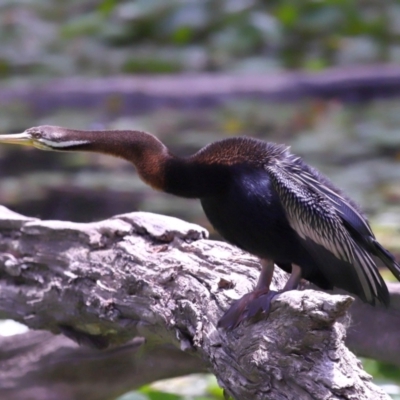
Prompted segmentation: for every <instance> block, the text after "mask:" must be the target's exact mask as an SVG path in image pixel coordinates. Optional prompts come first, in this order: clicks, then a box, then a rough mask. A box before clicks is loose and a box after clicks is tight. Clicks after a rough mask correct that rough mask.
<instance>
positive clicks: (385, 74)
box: [0, 64, 400, 115]
mask: <svg viewBox="0 0 400 400" xmlns="http://www.w3.org/2000/svg"><path fill="white" fill-rule="evenodd" d="M399 92H400V67H399V66H398V65H394V64H393V65H390V64H387V65H364V66H360V65H357V66H356V67H346V68H343V67H337V68H329V69H326V70H324V71H321V72H318V73H316V72H312V73H309V72H304V71H284V72H275V73H273V72H268V73H266V74H249V75H237V74H187V75H185V74H177V75H159V76H154V75H153V76H143V75H140V76H118V77H111V78H88V77H75V78H64V79H52V80H50V81H49V82H47V83H43V82H41V83H40V84H38V83H32V81H31V80H27V81H26V82H25V84H21V82H18V85H16V86H15V87H12V86H11V87H4V88H2V89H1V92H0V104H10V102H13V101H17V102H18V104H19V103H21V102H22V103H24V104H27V105H28V106H29V108H30V109H32V110H34V111H35V112H37V113H46V115H48V113H49V112H51V111H52V110H54V109H58V108H71V107H72V108H77V107H79V108H90V107H105V108H106V109H107V108H108V107H109V105H110V104H112V105H113V107H112V110H113V112H115V104H118V112H120V113H123V114H129V115H132V112H133V111H134V112H136V113H140V112H143V111H148V110H151V109H154V108H160V107H161V106H164V107H179V108H182V107H183V108H188V107H191V108H198V107H212V106H215V105H216V104H220V103H223V102H225V101H226V100H227V99H233V98H254V97H256V98H261V99H266V100H274V101H291V100H298V99H301V98H304V97H314V98H323V99H336V100H337V99H340V100H342V101H348V102H349V101H350V102H363V101H370V100H371V99H376V98H382V97H391V96H395V95H398V94H399Z"/></svg>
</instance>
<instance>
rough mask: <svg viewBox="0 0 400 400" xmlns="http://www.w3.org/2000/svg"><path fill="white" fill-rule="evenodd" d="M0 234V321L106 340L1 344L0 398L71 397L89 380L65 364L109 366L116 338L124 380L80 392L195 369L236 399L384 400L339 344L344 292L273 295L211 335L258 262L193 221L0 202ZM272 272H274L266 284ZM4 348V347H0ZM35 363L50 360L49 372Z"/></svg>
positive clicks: (346, 300)
mask: <svg viewBox="0 0 400 400" xmlns="http://www.w3.org/2000/svg"><path fill="white" fill-rule="evenodd" d="M0 234H1V241H0V312H1V316H2V317H3V318H4V317H6V318H12V319H15V320H17V321H20V322H23V323H25V324H26V325H28V326H29V327H30V328H33V329H45V330H48V331H51V332H53V333H60V332H63V333H65V334H67V335H68V336H69V337H71V338H73V339H74V340H76V341H78V342H81V343H85V344H89V345H91V346H94V347H101V348H107V350H103V351H102V352H99V350H91V349H86V348H85V349H82V348H77V347H76V346H75V345H73V347H70V348H69V349H67V350H66V349H65V346H67V347H68V346H71V345H66V344H65V343H66V342H65V340H67V339H63V338H62V339H59V340H62V341H63V342H62V343H61V344H59V345H55V346H54V348H53V349H51V346H50V350H49V348H48V349H47V350H46V346H45V345H43V337H42V338H39V339H38V342H36V343H39V345H35V342H34V340H33V339H32V336H27V337H28V338H29V339H30V340H33V344H32V346H31V347H30V348H28V349H26V348H25V349H24V346H23V343H24V342H23V340H20V339H15V341H13V339H12V338H11V339H3V340H2V341H0V349H1V350H2V356H1V357H0V394H4V396H5V394H7V396H6V398H7V399H13V400H14V399H15V400H21V399H28V397H23V395H24V393H25V394H26V393H27V392H30V393H34V390H33V389H35V390H36V391H38V393H39V394H40V396H41V397H29V399H39V398H40V399H46V398H48V399H50V398H57V399H64V398H65V399H67V398H80V397H79V396H78V395H77V394H76V393H77V390H78V389H79V386H80V388H83V389H85V390H86V392H87V391H88V390H89V389H90V386H91V385H90V382H91V381H93V376H91V375H90V373H88V370H87V369H86V370H85V368H84V366H85V365H87V363H81V361H79V362H77V360H82V357H83V356H84V357H83V358H84V359H86V360H88V362H89V363H90V362H92V364H91V365H92V366H93V368H95V365H97V364H96V363H94V362H95V361H96V359H102V360H103V362H104V363H106V364H108V363H109V364H108V365H113V366H114V365H115V364H111V360H113V362H114V363H115V356H116V355H117V354H119V350H118V347H116V346H121V345H126V343H128V342H130V343H131V344H130V345H126V346H131V347H128V349H130V350H129V351H127V352H126V353H127V357H128V360H130V361H129V362H128V365H125V367H124V368H123V372H124V373H120V375H121V377H126V382H125V384H122V383H121V382H118V385H117V384H116V385H114V386H113V385H110V391H111V389H112V390H113V391H112V392H111V393H105V392H106V389H104V388H103V392H104V397H100V395H99V394H98V393H97V397H93V396H92V397H91V396H90V395H87V394H85V398H89V399H90V398H93V399H94V398H96V399H102V398H104V399H106V398H109V397H110V395H113V396H114V395H115V394H119V393H121V391H123V390H125V389H131V388H133V387H136V385H141V384H143V383H145V382H150V381H151V380H154V379H159V378H160V376H176V375H180V374H184V373H189V372H194V371H204V370H205V369H206V368H207V369H208V370H210V371H212V372H213V373H214V374H215V375H216V376H217V378H218V381H219V383H220V384H221V386H223V387H224V388H225V389H226V391H227V393H229V394H231V395H232V396H233V397H234V398H236V399H241V400H246V399H265V398H270V399H299V398H311V397H312V398H315V399H326V398H329V399H343V398H348V399H350V398H352V399H353V398H356V399H387V398H389V397H388V396H386V395H385V394H384V393H383V392H382V391H381V390H380V389H379V388H377V387H376V386H375V385H373V384H372V383H371V381H370V377H369V376H368V375H367V374H366V373H365V372H364V371H363V370H362V368H361V365H360V363H359V361H358V360H357V359H356V357H355V356H354V355H353V354H352V353H350V352H349V350H348V349H347V348H346V347H345V345H344V338H345V331H346V326H347V324H348V316H347V313H346V312H347V310H348V308H349V306H350V305H351V303H352V300H351V298H350V297H349V296H344V295H328V294H325V293H322V292H317V291H313V290H305V291H292V292H287V293H284V294H282V295H280V296H278V297H277V298H276V299H275V300H274V301H273V305H272V312H271V315H270V316H269V319H268V320H267V321H265V320H264V321H259V322H258V323H253V324H245V325H243V326H240V327H239V328H237V329H235V330H234V331H232V332H228V333H226V332H224V331H221V330H218V329H217V328H216V323H217V321H218V318H219V317H220V316H221V314H222V312H223V310H224V309H226V308H227V307H228V304H229V303H231V301H232V299H233V298H237V297H238V296H239V295H241V294H244V293H245V292H247V291H249V290H250V288H251V287H252V285H254V282H255V280H256V277H257V275H258V263H257V260H256V259H254V258H253V257H251V256H250V255H248V254H244V253H243V252H241V251H240V250H238V249H237V248H234V247H232V246H230V245H228V244H226V243H222V242H213V241H209V240H205V237H206V231H205V230H204V229H202V228H200V227H199V226H196V225H193V224H189V223H185V222H183V221H180V220H177V219H175V218H170V217H163V216H157V215H154V214H148V213H132V214H126V215H120V216H116V217H113V218H110V219H108V220H105V221H101V222H97V223H89V224H78V223H71V222H60V221H40V220H35V219H30V218H27V217H23V216H21V215H18V214H15V213H12V212H11V211H9V210H7V209H5V208H2V209H0ZM285 279H286V278H285V276H284V274H283V273H281V272H278V271H277V273H276V274H275V277H274V282H273V284H274V286H275V288H279V287H281V286H282V284H283V282H284V281H285ZM32 334H36V333H35V332H31V333H28V334H26V335H32ZM41 334H42V335H43V334H45V335H47V334H46V333H41ZM17 338H18V337H17ZM54 340H57V339H54ZM132 340H133V342H131V341H132ZM7 341H9V342H8V344H7ZM10 341H11V342H10ZM28 342H29V341H28ZM5 343H6V344H5ZM10 343H11V344H13V346H11V344H10ZM49 343H51V341H49ZM68 343H71V342H68ZM10 346H11V347H13V348H14V350H13V351H9V352H7V351H6V350H3V349H10ZM113 346H114V347H113ZM167 349H169V350H170V351H169V352H168V351H167ZM34 350H35V351H34ZM163 351H167V353H165V357H166V359H167V361H168V362H166V363H164V367H161V364H160V366H159V364H158V361H157V364H151V363H149V362H142V360H146V359H147V357H150V356H151V354H153V357H156V359H157V360H161V359H162V357H163V353H162V352H163ZM82 352H84V353H82ZM152 352H153V353H152ZM123 353H124V352H122V353H120V355H122V354H123ZM178 353H182V354H179V356H178ZM24 354H26V356H27V357H26V359H25V364H24V362H23V361H22V359H21V357H22V358H23V355H24ZM32 354H34V355H35V356H34V357H33V356H32ZM82 354H83V355H82ZM154 354H156V355H154ZM157 354H158V355H157ZM120 355H119V356H118V357H120ZM113 357H114V358H113ZM157 357H158V358H157ZM175 357H177V360H178V359H181V360H185V361H184V362H183V365H184V363H185V362H186V359H187V360H189V359H190V360H191V362H189V361H188V362H187V368H186V369H185V367H184V366H183V368H177V367H176V365H175V361H171V360H173V359H175ZM121 359H123V357H122V358H121ZM107 360H108V361H107ZM139 360H140V361H139ZM147 361H148V359H147ZM153 361H154V359H153ZM96 362H97V361H96ZM99 362H100V361H99ZM61 363H62V365H64V369H62V368H61V370H60V365H61ZM93 363H94V364H93ZM138 363H139V364H138ZM160 363H161V361H160ZM35 365H36V368H37V367H40V368H39V369H37V370H36V372H35V371H34V366H35ZM46 365H47V369H46ZM49 365H58V366H59V369H58V370H57V371H58V373H59V374H55V373H54V369H53V368H49ZM98 365H101V364H98ZM135 365H140V371H138V369H137V368H135ZM151 365H152V366H151ZM181 365H182V364H181ZM22 366H24V368H22ZM158 367H159V368H160V369H159V371H158V372H156V370H157V368H158ZM80 368H82V370H81V372H82V373H81V374H78V377H79V385H77V382H76V379H77V376H76V373H77V372H78V371H79V370H80ZM71 369H73V370H74V373H75V375H73V377H71ZM89 370H90V369H89ZM24 371H25V372H24ZM46 371H48V372H46ZM100 371H101V370H100V369H99V370H97V372H96V374H95V376H96V377H97V379H102V378H103V379H107V374H108V373H109V370H108V369H107V368H106V369H105V371H107V372H105V373H103V374H102V373H101V372H100ZM103 372H104V371H103ZM129 373H131V374H132V376H130V374H129ZM135 376H136V381H135V380H134V377H135ZM139 376H140V378H139ZM27 377H29V379H27ZM112 377H113V375H112V374H111V380H112ZM121 379H122V378H121ZM124 379H125V378H124ZM124 379H122V380H124ZM129 379H130V383H131V384H130V385H129V384H127V382H128V383H129ZM24 382H25V383H24ZM111 386H112V387H111ZM75 387H77V388H76V391H75V392H74V390H75ZM31 389H32V390H31ZM83 389H82V390H83ZM93 390H95V389H93ZM18 391H19V393H20V397H18ZM89 391H90V390H89ZM44 393H47V397H46V396H45V395H44ZM49 393H50V394H49ZM63 393H64V394H65V393H69V396H70V397H63ZM71 393H73V395H71ZM82 393H83V392H80V393H79V394H80V395H82ZM106 394H107V395H108V397H106V396H105V395H106ZM13 396H14V397H13Z"/></svg>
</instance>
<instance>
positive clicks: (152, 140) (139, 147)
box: [69, 130, 175, 190]
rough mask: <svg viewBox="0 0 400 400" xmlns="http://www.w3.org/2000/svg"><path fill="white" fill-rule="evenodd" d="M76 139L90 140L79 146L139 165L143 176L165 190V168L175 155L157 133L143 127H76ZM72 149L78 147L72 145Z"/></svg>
mask: <svg viewBox="0 0 400 400" xmlns="http://www.w3.org/2000/svg"><path fill="white" fill-rule="evenodd" d="M69 136H70V137H71V139H72V140H74V139H75V140H77V141H87V143H86V144H83V145H80V146H78V147H77V148H76V150H84V151H91V152H96V153H103V154H108V155H112V156H115V157H120V158H123V159H125V160H127V161H129V162H131V163H132V164H134V165H135V167H136V169H137V172H138V174H139V176H140V177H141V179H142V180H143V181H144V182H146V183H147V184H148V185H150V186H151V187H153V188H154V189H157V190H165V168H166V165H167V162H168V161H170V160H172V159H175V157H174V156H172V155H171V154H170V152H169V151H168V149H167V147H166V146H165V145H164V144H163V143H161V142H160V141H159V140H158V139H157V138H156V137H154V136H153V135H150V134H149V133H145V132H141V131H73V130H71V131H70V132H69ZM70 150H74V148H71V149H70Z"/></svg>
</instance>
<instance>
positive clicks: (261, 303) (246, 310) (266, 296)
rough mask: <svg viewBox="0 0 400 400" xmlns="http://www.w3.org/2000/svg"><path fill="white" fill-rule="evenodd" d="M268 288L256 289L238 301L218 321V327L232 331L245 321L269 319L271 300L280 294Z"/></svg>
mask: <svg viewBox="0 0 400 400" xmlns="http://www.w3.org/2000/svg"><path fill="white" fill-rule="evenodd" d="M278 293H279V292H275V291H273V290H269V289H267V288H264V289H256V290H254V291H253V292H250V293H247V294H245V295H244V296H243V297H242V298H240V299H238V300H236V301H235V302H234V303H233V304H232V305H231V307H230V308H229V309H228V311H226V312H225V314H224V315H223V316H222V318H221V319H220V320H219V321H218V327H219V328H223V329H226V330H232V329H234V328H236V327H237V326H238V325H240V324H241V323H242V322H243V321H245V320H247V319H251V318H255V317H260V316H266V317H268V315H269V312H270V309H271V300H272V299H273V298H274V297H275V296H276V295H277V294H278Z"/></svg>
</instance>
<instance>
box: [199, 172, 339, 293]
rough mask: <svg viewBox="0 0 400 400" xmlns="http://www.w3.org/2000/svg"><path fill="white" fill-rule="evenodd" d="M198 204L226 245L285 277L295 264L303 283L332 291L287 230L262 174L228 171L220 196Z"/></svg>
mask: <svg viewBox="0 0 400 400" xmlns="http://www.w3.org/2000/svg"><path fill="white" fill-rule="evenodd" d="M201 204H202V206H203V209H204V212H205V214H206V215H207V218H208V219H209V220H210V222H211V224H212V225H213V226H214V228H215V229H216V230H217V231H218V232H219V233H220V234H221V236H223V237H224V238H225V239H226V240H227V241H228V242H230V243H232V244H234V245H236V246H238V247H240V248H241V249H243V250H246V251H248V252H249V253H251V254H254V255H256V256H258V257H260V258H267V259H272V260H274V262H275V263H276V264H278V265H279V266H280V267H281V268H282V269H284V270H285V271H286V272H288V273H290V272H291V263H295V264H298V265H299V266H300V267H301V268H302V271H303V277H304V278H305V279H307V280H309V281H311V282H313V283H315V284H317V285H318V286H320V287H322V288H324V289H330V288H332V287H333V286H332V284H330V283H329V282H328V281H327V280H326V278H325V277H324V276H323V274H322V273H321V271H320V269H319V268H318V265H316V263H315V260H314V259H313V258H312V257H311V256H310V254H309V253H308V252H307V250H306V249H305V248H304V246H303V244H302V241H301V238H300V237H299V235H298V234H297V233H296V232H295V231H294V230H293V229H292V228H291V226H290V224H289V222H288V220H287V218H286V214H285V211H284V209H283V207H282V204H281V202H280V200H279V197H278V195H277V193H276V192H275V190H274V189H273V186H272V184H271V181H270V178H269V176H268V174H267V172H266V171H265V170H263V169H254V168H249V167H248V166H244V165H242V166H237V167H234V168H232V169H231V174H230V176H229V178H228V179H227V180H226V182H225V186H224V190H223V191H222V193H221V194H219V195H217V196H210V197H207V198H202V199H201Z"/></svg>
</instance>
